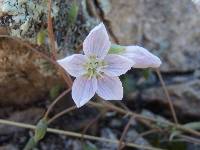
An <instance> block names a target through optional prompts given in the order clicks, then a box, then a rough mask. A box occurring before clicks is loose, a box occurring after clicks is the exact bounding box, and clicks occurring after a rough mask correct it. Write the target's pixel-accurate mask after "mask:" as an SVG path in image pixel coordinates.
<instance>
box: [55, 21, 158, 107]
mask: <svg viewBox="0 0 200 150" xmlns="http://www.w3.org/2000/svg"><path fill="white" fill-rule="evenodd" d="M110 47H111V42H110V40H109V36H108V33H107V31H106V28H105V26H104V24H103V23H101V24H99V25H98V26H96V27H95V28H93V29H92V30H91V31H90V33H89V35H88V36H87V37H86V39H85V40H84V42H83V51H84V55H82V54H73V55H71V56H68V57H66V58H64V59H61V60H58V61H57V62H58V63H59V64H60V65H61V66H62V67H63V68H64V69H65V70H66V71H67V72H68V73H69V74H70V75H71V76H74V77H76V79H75V80H74V83H73V86H72V98H73V100H74V102H75V104H76V105H77V107H81V106H83V105H84V104H85V103H87V102H88V101H89V100H90V99H91V98H92V97H93V96H94V95H95V93H97V95H98V96H100V97H102V98H103V99H105V100H122V98H123V87H122V83H121V81H120V79H119V77H118V76H120V75H122V74H125V73H126V72H127V71H128V70H129V69H131V67H134V65H135V66H136V67H137V66H138V67H142V68H145V66H144V65H146V67H151V66H152V65H153V67H154V66H155V64H154V63H157V65H156V66H159V65H160V64H158V60H157V59H155V58H154V56H153V54H152V55H151V53H150V52H149V53H148V51H146V50H145V49H144V50H143V49H141V48H140V51H139V53H138V54H139V55H136V54H137V50H136V51H135V50H134V49H132V48H138V47H137V46H136V47H134V46H133V47H131V49H130V50H129V47H126V48H125V51H124V52H123V53H120V54H109V53H108V51H109V49H110ZM135 53H136V54H135ZM145 54H148V55H145ZM143 55H144V56H143ZM129 56H130V57H129ZM145 56H148V57H145ZM149 56H150V57H149ZM155 57H156V56H155ZM145 58H147V59H150V60H147V61H145ZM151 59H155V60H156V61H152V60H151ZM158 59H159V58H158ZM134 60H136V61H134ZM143 61H144V62H143ZM145 62H146V64H144V63H145ZM152 63H153V64H152ZM142 64H143V66H141V65H142Z"/></svg>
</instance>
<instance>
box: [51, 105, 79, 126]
mask: <svg viewBox="0 0 200 150" xmlns="http://www.w3.org/2000/svg"><path fill="white" fill-rule="evenodd" d="M76 108H77V107H76V106H71V107H69V108H67V109H65V110H63V111H61V112H59V113H58V114H56V115H55V116H53V117H52V118H50V119H49V120H48V124H50V123H52V122H53V121H54V120H56V119H57V118H59V117H60V116H62V115H64V114H66V113H68V112H70V111H72V110H75V109H76Z"/></svg>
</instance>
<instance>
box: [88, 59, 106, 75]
mask: <svg viewBox="0 0 200 150" xmlns="http://www.w3.org/2000/svg"><path fill="white" fill-rule="evenodd" d="M103 67H105V62H104V61H103V60H99V59H97V58H96V57H95V56H90V57H89V61H88V62H87V63H86V65H85V68H86V70H87V73H86V75H87V76H88V77H89V78H91V77H100V76H102V74H103V72H102V71H101V69H102V68H103Z"/></svg>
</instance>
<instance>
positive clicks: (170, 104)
mask: <svg viewBox="0 0 200 150" xmlns="http://www.w3.org/2000/svg"><path fill="white" fill-rule="evenodd" d="M156 73H157V75H158V78H159V80H160V82H161V85H162V87H163V90H164V92H165V95H166V97H167V101H168V103H169V107H170V110H171V112H172V116H173V119H174V122H175V123H176V124H178V119H177V116H176V112H175V109H174V105H173V103H172V100H171V98H170V96H169V92H168V90H167V88H166V85H165V82H164V80H163V78H162V75H161V73H160V70H159V69H156Z"/></svg>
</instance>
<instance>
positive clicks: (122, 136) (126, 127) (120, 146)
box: [118, 116, 134, 150]
mask: <svg viewBox="0 0 200 150" xmlns="http://www.w3.org/2000/svg"><path fill="white" fill-rule="evenodd" d="M133 119H134V116H131V118H130V119H129V121H128V123H127V124H126V126H125V128H124V130H123V132H122V135H121V137H120V140H119V146H118V150H121V149H122V148H123V146H122V143H123V139H124V137H125V136H126V133H127V132H128V129H129V127H130V125H131V121H132V120H133Z"/></svg>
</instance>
